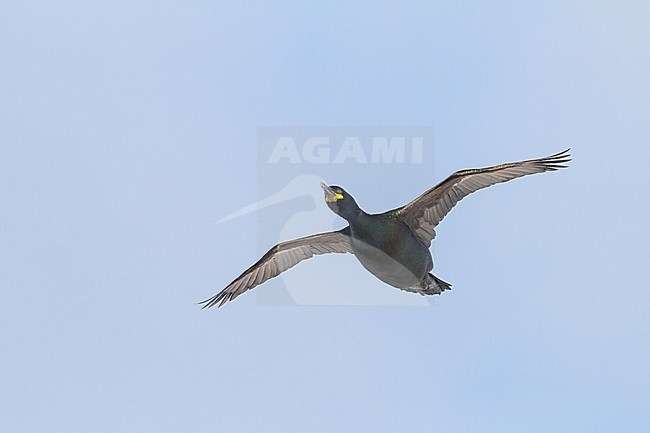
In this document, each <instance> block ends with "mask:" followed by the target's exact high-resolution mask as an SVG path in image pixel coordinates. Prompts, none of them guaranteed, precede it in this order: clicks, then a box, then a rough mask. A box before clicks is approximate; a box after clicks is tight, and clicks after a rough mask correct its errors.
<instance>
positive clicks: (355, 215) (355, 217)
mask: <svg viewBox="0 0 650 433" xmlns="http://www.w3.org/2000/svg"><path fill="white" fill-rule="evenodd" d="M339 215H340V216H341V217H343V218H344V219H345V220H346V221H347V222H349V223H350V224H354V223H356V222H358V221H359V220H362V219H363V218H364V217H365V216H367V215H368V214H367V213H365V212H364V211H363V210H362V209H361V208H356V209H347V210H346V211H345V212H344V213H341V214H339Z"/></svg>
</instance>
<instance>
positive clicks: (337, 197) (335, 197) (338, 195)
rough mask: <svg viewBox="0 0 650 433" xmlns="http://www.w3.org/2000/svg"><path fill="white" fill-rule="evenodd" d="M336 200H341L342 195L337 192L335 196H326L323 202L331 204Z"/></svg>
mask: <svg viewBox="0 0 650 433" xmlns="http://www.w3.org/2000/svg"><path fill="white" fill-rule="evenodd" d="M336 200H343V194H341V193H339V192H337V193H336V195H328V196H327V197H325V201H326V202H328V203H331V202H333V201H336Z"/></svg>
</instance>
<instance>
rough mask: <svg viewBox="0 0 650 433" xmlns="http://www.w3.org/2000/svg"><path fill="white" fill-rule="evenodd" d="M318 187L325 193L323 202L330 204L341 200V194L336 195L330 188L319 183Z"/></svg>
mask: <svg viewBox="0 0 650 433" xmlns="http://www.w3.org/2000/svg"><path fill="white" fill-rule="evenodd" d="M320 187H321V188H323V191H325V201H326V202H327V203H332V202H335V201H336V200H340V199H342V198H343V196H342V195H341V194H339V193H337V192H336V191H334V190H333V189H332V188H330V187H329V186H327V185H325V184H324V183H323V182H321V183H320Z"/></svg>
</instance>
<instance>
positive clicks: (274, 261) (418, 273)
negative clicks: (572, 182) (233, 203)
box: [201, 149, 571, 308]
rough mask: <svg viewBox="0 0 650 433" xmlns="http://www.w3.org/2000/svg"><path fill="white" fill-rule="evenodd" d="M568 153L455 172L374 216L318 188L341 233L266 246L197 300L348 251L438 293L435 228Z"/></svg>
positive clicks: (559, 162) (402, 282) (217, 299)
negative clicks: (470, 198) (482, 193)
mask: <svg viewBox="0 0 650 433" xmlns="http://www.w3.org/2000/svg"><path fill="white" fill-rule="evenodd" d="M569 150H570V149H567V150H565V151H563V152H560V153H557V154H555V155H552V156H549V157H546V158H539V159H531V160H527V161H520V162H512V163H509V164H501V165H495V166H493V167H487V168H480V169H472V170H461V171H457V172H456V173H454V174H452V175H451V176H449V177H448V178H447V179H445V180H444V181H442V182H441V183H439V184H438V185H436V186H434V187H433V188H431V189H430V190H428V191H426V192H425V193H424V194H422V195H421V196H419V197H418V198H416V199H415V200H413V201H411V202H410V203H408V204H406V205H405V206H402V207H400V208H397V209H393V210H390V211H388V212H384V213H380V214H368V213H366V212H364V211H363V210H362V209H361V208H360V207H359V206H358V205H357V202H356V201H355V200H354V198H352V196H351V195H349V194H348V193H347V192H346V191H345V190H344V189H343V188H341V187H339V186H327V185H325V184H321V187H322V188H323V191H324V192H325V201H326V202H327V205H328V206H329V208H330V209H331V210H332V211H333V212H335V213H336V214H338V215H339V216H341V217H342V218H344V219H345V220H347V222H348V224H349V225H348V226H347V227H345V228H344V229H342V230H338V231H334V232H327V233H320V234H316V235H312V236H306V237H304V238H299V239H295V240H292V241H288V242H282V243H280V244H278V245H276V246H274V247H273V248H271V249H270V250H269V251H268V252H267V253H266V254H264V256H263V257H262V258H261V259H260V260H259V261H258V262H257V263H255V264H254V265H253V266H251V267H250V268H248V269H247V270H246V271H244V273H242V274H241V275H240V276H239V277H237V278H236V279H235V280H234V281H233V282H232V283H230V284H229V285H228V286H226V288H225V289H223V290H222V291H221V292H219V293H218V294H216V295H215V296H213V297H212V298H210V299H206V300H205V301H203V302H201V304H204V305H203V308H209V307H212V306H214V305H217V304H218V305H219V306H222V305H223V304H225V303H226V302H228V301H231V300H233V299H235V298H236V297H237V296H239V295H241V294H242V293H244V292H245V291H246V290H249V289H252V288H253V287H255V286H257V285H259V284H261V283H263V282H264V281H266V280H268V279H269V278H273V277H275V276H277V275H279V274H280V273H282V272H284V271H286V270H287V269H289V268H291V267H293V266H295V265H296V264H298V263H299V262H301V261H302V260H305V259H308V258H311V257H313V256H314V255H319V254H327V253H352V254H354V255H355V256H356V257H357V259H359V261H360V262H361V264H362V265H363V266H364V267H365V268H366V269H367V270H368V271H370V272H371V273H372V274H373V275H375V276H376V277H377V278H379V279H380V280H382V281H383V282H385V283H387V284H390V285H391V286H393V287H397V288H398V289H402V290H406V291H409V292H415V293H419V294H421V295H434V294H440V293H442V292H444V291H445V290H448V289H451V285H450V284H449V283H446V282H444V281H442V280H441V279H439V278H437V277H436V276H434V275H433V274H431V273H430V271H431V270H432V269H433V260H432V259H431V253H430V252H429V246H430V245H431V241H432V240H433V239H434V238H435V236H436V232H435V230H434V229H435V227H436V226H437V225H438V224H439V223H440V221H442V219H443V218H444V217H445V216H446V215H447V213H449V211H450V210H451V208H452V207H454V206H455V205H456V203H458V202H459V201H460V200H462V199H463V198H464V197H465V196H467V195H469V194H471V193H473V192H474V191H478V190H479V189H482V188H486V187H488V186H491V185H494V184H495V183H501V182H507V181H509V180H511V179H515V178H518V177H522V176H526V175H528V174H535V173H543V172H545V171H554V170H557V169H559V168H566V167H567V165H565V164H566V163H568V162H569V161H570V160H571V159H570V154H569Z"/></svg>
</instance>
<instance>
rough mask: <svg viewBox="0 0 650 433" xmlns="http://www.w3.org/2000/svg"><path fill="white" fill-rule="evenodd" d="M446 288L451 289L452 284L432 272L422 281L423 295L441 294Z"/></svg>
mask: <svg viewBox="0 0 650 433" xmlns="http://www.w3.org/2000/svg"><path fill="white" fill-rule="evenodd" d="M445 290H451V284H449V283H448V282H446V281H443V280H441V279H440V278H438V277H436V276H435V275H433V274H431V273H430V274H429V275H427V278H426V279H425V280H424V281H423V282H422V290H421V291H420V293H422V294H423V295H439V294H441V293H442V292H444V291H445Z"/></svg>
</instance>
